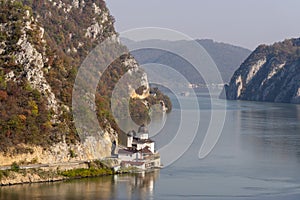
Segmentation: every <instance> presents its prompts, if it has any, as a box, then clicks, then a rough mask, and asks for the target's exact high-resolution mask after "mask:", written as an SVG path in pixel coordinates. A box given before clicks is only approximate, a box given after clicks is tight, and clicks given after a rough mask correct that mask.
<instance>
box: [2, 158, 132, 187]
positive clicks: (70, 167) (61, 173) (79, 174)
mask: <svg viewBox="0 0 300 200" xmlns="http://www.w3.org/2000/svg"><path fill="white" fill-rule="evenodd" d="M130 172H133V170H132V169H121V170H118V171H115V170H114V169H113V168H112V167H109V165H108V163H107V162H103V161H99V160H95V161H91V162H85V163H80V164H76V165H74V163H69V164H68V163H64V164H60V165H58V164H56V165H51V166H44V165H43V166H41V167H36V168H28V166H26V167H24V166H23V167H22V166H18V165H17V164H13V165H12V166H10V167H9V169H5V170H0V186H9V185H16V184H30V183H42V182H57V181H64V180H70V179H79V178H88V177H99V176H108V175H113V174H120V173H130Z"/></svg>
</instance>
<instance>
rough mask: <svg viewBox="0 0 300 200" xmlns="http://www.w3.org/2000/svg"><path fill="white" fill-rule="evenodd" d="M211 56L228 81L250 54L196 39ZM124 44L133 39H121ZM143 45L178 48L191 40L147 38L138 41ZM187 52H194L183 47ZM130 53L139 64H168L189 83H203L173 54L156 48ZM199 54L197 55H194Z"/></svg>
mask: <svg viewBox="0 0 300 200" xmlns="http://www.w3.org/2000/svg"><path fill="white" fill-rule="evenodd" d="M196 41H197V42H198V43H199V44H200V45H201V46H202V47H203V48H204V49H205V50H206V51H207V53H208V54H209V55H210V56H211V58H212V59H213V60H214V62H215V64H216V65H217V67H218V69H219V71H220V73H221V76H222V78H223V81H224V82H225V83H226V82H229V81H230V78H231V76H232V74H233V72H234V71H235V70H236V69H237V68H238V67H239V66H240V64H241V63H242V62H243V61H244V60H245V59H246V58H247V57H248V56H249V55H250V53H251V51H250V50H248V49H245V48H242V47H237V46H233V45H230V44H225V43H219V42H215V41H213V40H208V39H205V40H196ZM122 42H124V44H129V43H134V41H131V40H128V39H123V40H122ZM135 43H141V44H142V45H143V46H147V45H148V44H149V45H150V44H153V43H160V44H163V45H164V46H167V47H169V48H171V49H180V48H183V46H188V45H187V44H188V43H191V41H166V40H147V41H139V42H135ZM185 51H186V52H188V53H189V54H193V53H194V52H191V51H189V49H185ZM132 55H133V56H134V57H135V59H136V60H137V61H138V62H139V64H141V65H143V64H147V63H158V64H163V65H167V66H170V67H172V68H174V69H176V70H177V71H178V72H180V73H181V74H182V75H184V76H185V77H186V78H187V79H188V80H189V81H190V82H191V83H196V84H197V83H202V84H203V83H204V81H203V79H202V78H201V76H200V75H199V73H198V72H197V71H196V70H195V69H194V67H193V66H192V65H191V64H189V63H188V62H187V61H185V60H184V59H182V58H180V57H179V56H177V55H175V54H173V53H172V52H166V51H162V50H157V49H141V50H137V51H134V52H132ZM194 56H199V55H194Z"/></svg>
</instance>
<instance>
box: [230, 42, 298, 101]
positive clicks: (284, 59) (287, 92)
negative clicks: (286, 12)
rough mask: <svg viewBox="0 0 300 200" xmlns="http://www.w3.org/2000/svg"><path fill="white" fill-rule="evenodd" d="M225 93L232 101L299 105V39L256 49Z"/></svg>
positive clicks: (233, 78) (236, 73)
mask: <svg viewBox="0 0 300 200" xmlns="http://www.w3.org/2000/svg"><path fill="white" fill-rule="evenodd" d="M225 90H226V95H227V98H228V99H232V100H236V99H240V100H251V101H268V102H284V103H300V38H298V39H290V40H285V41H283V42H278V43H275V44H274V45H271V46H267V45H261V46H259V47H258V48H257V49H256V50H255V51H254V52H253V53H252V54H251V55H250V56H249V57H248V58H247V60H246V61H245V62H244V63H243V64H242V65H241V66H240V68H239V69H238V70H237V71H236V72H235V73H234V75H233V77H232V79H231V81H230V83H229V85H227V86H226V87H225Z"/></svg>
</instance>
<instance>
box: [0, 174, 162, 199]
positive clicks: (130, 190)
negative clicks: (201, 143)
mask: <svg viewBox="0 0 300 200" xmlns="http://www.w3.org/2000/svg"><path fill="white" fill-rule="evenodd" d="M158 178H159V171H158V170H156V171H153V172H149V173H139V174H134V175H133V174H131V175H130V174H127V175H115V176H107V177H100V178H90V179H81V180H72V181H66V182H57V183H43V184H31V185H15V186H9V187H1V188H0V199H5V200H18V199H46V200H47V199H51V200H53V199H60V200H73V199H74V200H76V199H80V200H82V199H151V198H152V197H153V192H154V189H155V181H156V180H157V179H158Z"/></svg>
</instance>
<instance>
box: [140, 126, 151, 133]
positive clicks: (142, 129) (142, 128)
mask: <svg viewBox="0 0 300 200" xmlns="http://www.w3.org/2000/svg"><path fill="white" fill-rule="evenodd" d="M138 133H142V134H143V133H147V134H148V133H149V130H148V128H147V127H146V126H145V125H144V124H143V125H142V126H140V128H139V131H138Z"/></svg>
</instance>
